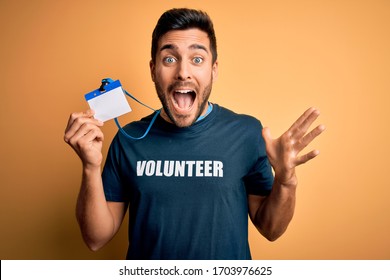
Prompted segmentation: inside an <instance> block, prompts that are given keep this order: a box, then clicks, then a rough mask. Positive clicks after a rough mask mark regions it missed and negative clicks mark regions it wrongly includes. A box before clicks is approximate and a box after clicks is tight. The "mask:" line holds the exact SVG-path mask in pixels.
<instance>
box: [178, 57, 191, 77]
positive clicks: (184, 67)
mask: <svg viewBox="0 0 390 280" xmlns="http://www.w3.org/2000/svg"><path fill="white" fill-rule="evenodd" d="M176 78H177V79H178V80H180V81H185V80H188V79H191V66H190V65H189V64H188V62H186V61H181V62H180V63H178V66H177V75H176Z"/></svg>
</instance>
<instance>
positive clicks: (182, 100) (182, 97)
mask: <svg viewBox="0 0 390 280" xmlns="http://www.w3.org/2000/svg"><path fill="white" fill-rule="evenodd" d="M175 100H176V102H177V105H178V106H179V108H180V109H188V108H190V107H191V105H192V95H191V94H189V93H180V92H176V93H175Z"/></svg>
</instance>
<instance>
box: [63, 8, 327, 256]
mask: <svg viewBox="0 0 390 280" xmlns="http://www.w3.org/2000/svg"><path fill="white" fill-rule="evenodd" d="M152 37H153V38H152V59H151V62H150V71H151V77H152V80H153V82H154V83H155V87H156V91H157V94H158V97H159V99H160V100H161V103H162V105H163V107H162V109H161V114H160V116H158V118H157V120H156V122H155V123H154V124H153V126H152V128H151V130H150V132H149V134H148V135H147V137H145V138H144V139H142V140H130V139H128V138H126V137H124V135H122V134H121V133H118V134H117V135H116V136H115V138H114V140H113V142H112V143H111V146H110V150H109V153H108V156H107V160H106V163H105V166H104V170H103V174H102V175H101V164H102V159H103V156H102V153H101V148H102V143H103V139H104V137H103V133H102V131H101V129H100V127H101V126H102V125H103V123H102V122H100V121H98V120H96V119H94V118H93V114H94V112H92V111H87V112H82V113H73V114H72V115H71V116H70V118H69V122H68V126H67V128H66V131H65V136H64V139H65V141H66V142H67V143H68V144H69V145H71V147H72V148H73V149H74V150H75V151H76V152H77V154H78V155H79V157H80V158H81V160H82V163H83V175H82V184H81V188H80V193H79V197H78V200H77V219H78V222H79V225H80V228H81V232H82V235H83V238H84V240H85V242H86V244H87V245H88V247H89V248H90V249H92V250H98V249H99V248H101V247H102V246H104V245H105V244H106V243H107V242H109V241H110V240H111V239H112V238H113V236H114V235H115V233H116V232H117V231H118V229H119V227H120V225H121V223H122V220H123V217H124V216H125V213H126V211H127V208H129V218H130V220H129V247H128V253H127V258H128V259H250V258H251V254H250V250H249V245H248V214H249V217H250V219H251V221H252V222H253V223H254V225H255V226H256V228H257V229H258V230H259V232H260V233H261V234H262V235H263V236H265V237H266V238H267V239H269V240H271V241H273V240H276V239H277V238H278V237H280V236H281V235H282V234H283V233H284V232H285V230H286V228H287V226H288V224H289V222H290V221H291V219H292V217H293V213H294V207H295V191H296V188H297V178H296V174H295V167H296V166H297V165H300V164H302V163H305V162H307V161H308V160H310V159H312V158H314V157H315V156H316V155H317V154H318V151H312V152H309V153H308V154H306V155H303V156H299V155H298V154H299V152H300V151H301V150H302V149H303V148H304V147H306V146H307V145H308V144H309V143H310V142H311V141H312V140H313V139H314V138H315V137H317V136H318V135H319V134H320V133H321V132H322V131H323V130H324V126H322V125H320V126H318V127H316V128H315V129H313V130H312V131H311V132H310V133H307V131H308V129H309V126H310V125H311V124H312V123H313V122H314V120H315V119H316V118H317V117H318V115H319V112H318V111H317V110H316V109H313V108H310V109H308V110H307V111H306V112H305V113H304V114H303V115H302V116H301V117H300V118H299V119H298V120H297V121H296V122H295V123H294V124H293V125H292V126H291V128H290V129H289V130H288V131H287V132H286V133H284V134H283V135H282V136H281V137H280V138H278V139H272V138H271V136H270V132H269V129H262V126H261V124H260V122H259V121H258V120H256V119H255V118H253V117H250V116H246V115H238V114H235V113H233V112H231V111H229V110H227V109H225V108H223V107H221V106H219V105H217V104H211V103H210V102H209V101H208V100H209V96H210V93H211V89H212V84H213V81H214V80H215V79H216V78H217V75H218V61H217V47H216V39H215V34H214V29H213V24H212V22H211V20H210V18H209V17H208V15H207V14H206V13H204V12H202V11H197V10H191V9H172V10H169V11H167V12H165V13H164V14H163V15H162V16H161V17H160V19H159V21H158V23H157V25H156V27H155V30H154V32H153V36H152ZM151 119H152V116H148V117H146V118H144V119H142V120H140V121H137V122H133V123H130V124H128V125H127V126H125V128H124V129H125V131H126V132H128V133H129V134H133V135H140V134H142V133H143V132H144V131H145V130H146V128H147V127H148V126H149V124H150V122H151ZM261 132H262V133H261ZM271 166H272V168H273V170H274V173H275V177H274V176H273V174H272V169H271Z"/></svg>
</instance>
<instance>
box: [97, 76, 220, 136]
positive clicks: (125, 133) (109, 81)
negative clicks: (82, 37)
mask: <svg viewBox="0 0 390 280" xmlns="http://www.w3.org/2000/svg"><path fill="white" fill-rule="evenodd" d="M112 82H114V80H113V79H111V78H105V79H103V80H102V85H101V87H100V90H104V86H105V85H108V84H110V83H112ZM123 91H124V92H125V94H126V95H127V96H129V97H130V98H132V99H134V100H135V101H136V102H138V103H139V104H141V105H143V106H145V107H147V108H149V109H150V110H152V111H154V112H155V114H154V116H153V118H152V120H151V121H150V124H149V126H148V128H147V129H146V131H145V133H144V135H142V136H141V137H133V136H131V135H129V134H127V132H126V131H125V130H124V129H123V128H122V127H121V125H120V124H119V121H118V118H114V121H115V124H116V126H117V127H118V129H119V131H120V132H121V133H122V134H123V135H124V136H125V137H126V138H129V139H131V140H141V139H143V138H145V137H146V135H148V133H149V131H150V129H151V128H152V125H153V124H154V122H155V121H156V119H157V117H158V115H159V114H160V112H161V109H160V110H155V109H153V108H152V107H149V106H148V105H146V104H144V103H142V102H141V101H139V100H138V99H137V98H135V97H134V96H133V95H131V94H130V93H128V92H127V91H126V90H125V89H123ZM212 110H213V105H212V104H211V103H210V102H209V103H208V108H207V112H206V114H205V115H203V116H200V117H199V118H198V119H197V120H196V121H197V122H198V121H200V120H202V119H204V118H205V117H206V116H207V115H208V114H209V113H210V112H211V111H212Z"/></svg>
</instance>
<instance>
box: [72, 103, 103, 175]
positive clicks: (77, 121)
mask: <svg viewBox="0 0 390 280" xmlns="http://www.w3.org/2000/svg"><path fill="white" fill-rule="evenodd" d="M93 115H94V112H93V111H92V110H88V111H86V112H77V113H73V114H71V115H70V117H69V120H68V125H67V127H66V129H65V135H64V140H65V142H66V143H68V144H69V145H70V146H71V147H72V148H73V149H74V150H75V151H76V153H77V154H78V156H79V157H80V159H81V160H82V162H83V164H84V165H85V166H94V167H97V166H100V165H101V162H102V158H103V156H102V153H101V150H102V145H103V140H104V136H103V132H102V131H101V130H100V128H99V127H101V126H103V122H101V121H99V120H97V119H94V118H93Z"/></svg>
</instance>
